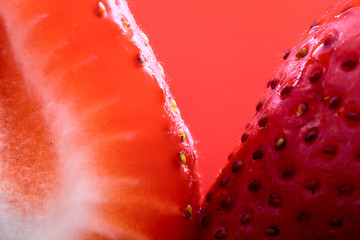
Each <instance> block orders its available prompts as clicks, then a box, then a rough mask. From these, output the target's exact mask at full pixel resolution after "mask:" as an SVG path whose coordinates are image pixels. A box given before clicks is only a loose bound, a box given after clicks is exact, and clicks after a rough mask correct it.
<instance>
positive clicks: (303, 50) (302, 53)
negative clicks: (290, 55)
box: [296, 47, 309, 59]
mask: <svg viewBox="0 0 360 240" xmlns="http://www.w3.org/2000/svg"><path fill="white" fill-rule="evenodd" d="M308 53H309V50H308V49H307V48H305V47H303V48H301V49H299V51H297V53H296V57H297V58H298V59H300V58H303V57H305V56H306V55H307V54H308Z"/></svg>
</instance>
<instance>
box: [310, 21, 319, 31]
mask: <svg viewBox="0 0 360 240" xmlns="http://www.w3.org/2000/svg"><path fill="white" fill-rule="evenodd" d="M319 23H320V21H319V20H316V21H314V22H313V23H312V24H311V26H310V30H311V29H313V28H314V27H316V26H318V24H319Z"/></svg>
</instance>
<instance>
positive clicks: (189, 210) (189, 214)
mask: <svg viewBox="0 0 360 240" xmlns="http://www.w3.org/2000/svg"><path fill="white" fill-rule="evenodd" d="M183 216H184V217H185V218H186V219H189V218H192V207H191V206H190V205H187V206H186V208H185V211H184V214H183Z"/></svg>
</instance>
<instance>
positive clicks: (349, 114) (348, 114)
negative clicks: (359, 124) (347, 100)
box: [345, 112, 360, 121]
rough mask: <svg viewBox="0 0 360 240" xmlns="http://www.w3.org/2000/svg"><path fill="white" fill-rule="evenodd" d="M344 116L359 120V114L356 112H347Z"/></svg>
mask: <svg viewBox="0 0 360 240" xmlns="http://www.w3.org/2000/svg"><path fill="white" fill-rule="evenodd" d="M345 117H346V118H347V119H349V120H351V121H360V114H359V113H358V112H348V113H346V114H345Z"/></svg>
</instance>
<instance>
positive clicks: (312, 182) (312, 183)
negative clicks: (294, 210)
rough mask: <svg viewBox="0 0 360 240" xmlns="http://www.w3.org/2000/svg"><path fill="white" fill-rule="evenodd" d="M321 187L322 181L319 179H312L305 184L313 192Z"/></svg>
mask: <svg viewBox="0 0 360 240" xmlns="http://www.w3.org/2000/svg"><path fill="white" fill-rule="evenodd" d="M319 188H320V181H319V180H318V179H316V178H315V179H311V180H309V181H308V182H307V183H306V184H305V189H307V190H310V191H311V194H315V193H316V191H317V190H318V189H319Z"/></svg>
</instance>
